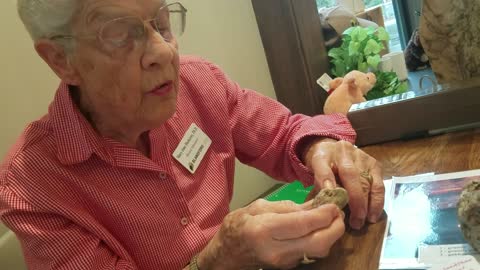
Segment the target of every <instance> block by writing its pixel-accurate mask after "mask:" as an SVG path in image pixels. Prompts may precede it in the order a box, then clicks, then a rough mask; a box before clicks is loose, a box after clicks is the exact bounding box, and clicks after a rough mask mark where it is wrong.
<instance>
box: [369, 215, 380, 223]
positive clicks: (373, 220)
mask: <svg viewBox="0 0 480 270" xmlns="http://www.w3.org/2000/svg"><path fill="white" fill-rule="evenodd" d="M378 219H379V216H377V215H374V214H371V215H369V216H368V222H370V223H377V222H378Z"/></svg>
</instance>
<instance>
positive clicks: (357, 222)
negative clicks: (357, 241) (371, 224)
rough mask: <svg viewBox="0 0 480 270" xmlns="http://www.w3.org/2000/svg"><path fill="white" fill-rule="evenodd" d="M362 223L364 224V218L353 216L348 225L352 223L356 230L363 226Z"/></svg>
mask: <svg viewBox="0 0 480 270" xmlns="http://www.w3.org/2000/svg"><path fill="white" fill-rule="evenodd" d="M363 224H365V220H364V219H361V218H355V219H353V220H352V222H351V223H350V225H352V227H353V228H354V229H357V230H359V229H361V228H362V227H363Z"/></svg>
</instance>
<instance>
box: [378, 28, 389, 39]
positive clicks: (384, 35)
mask: <svg viewBox="0 0 480 270" xmlns="http://www.w3.org/2000/svg"><path fill="white" fill-rule="evenodd" d="M377 31H378V39H380V40H382V41H388V40H389V39H390V36H389V35H388V32H387V31H386V30H385V28H383V27H379V28H378V29H377Z"/></svg>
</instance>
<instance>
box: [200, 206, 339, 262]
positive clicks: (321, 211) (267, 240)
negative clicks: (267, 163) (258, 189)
mask: <svg viewBox="0 0 480 270" xmlns="http://www.w3.org/2000/svg"><path fill="white" fill-rule="evenodd" d="M343 218H344V215H343V212H341V211H340V210H339V209H338V207H337V206H335V205H333V204H327V205H323V206H321V207H318V208H315V209H312V208H311V204H310V203H305V204H303V205H298V204H295V203H293V202H290V201H282V202H268V201H266V200H263V199H261V200H257V201H255V202H254V203H252V204H251V205H249V206H247V207H245V208H241V209H238V210H236V211H233V212H231V213H230V214H229V215H227V217H226V218H225V219H224V222H223V224H222V226H221V228H220V230H219V231H218V232H217V233H216V234H215V236H214V237H213V239H212V240H211V241H210V242H209V244H208V245H207V247H206V248H205V249H204V250H203V251H202V252H201V253H200V254H199V256H198V260H197V262H198V265H199V268H200V269H255V270H257V269H260V268H277V269H289V268H293V267H295V266H296V265H298V264H299V263H300V261H301V260H302V259H303V258H304V255H306V256H307V257H309V258H321V257H325V256H327V255H328V253H329V250H330V248H331V246H332V245H333V244H334V243H335V242H336V241H337V240H338V239H339V238H340V237H341V236H342V235H343V233H344V231H345V224H344V222H343Z"/></svg>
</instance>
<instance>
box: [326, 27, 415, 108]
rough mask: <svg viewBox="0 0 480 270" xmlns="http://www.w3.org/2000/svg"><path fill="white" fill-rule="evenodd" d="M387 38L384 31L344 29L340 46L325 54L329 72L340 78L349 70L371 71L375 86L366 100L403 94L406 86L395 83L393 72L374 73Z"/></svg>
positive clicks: (397, 81) (361, 28)
mask: <svg viewBox="0 0 480 270" xmlns="http://www.w3.org/2000/svg"><path fill="white" fill-rule="evenodd" d="M388 40H389V35H388V33H387V31H385V28H383V27H379V28H377V29H375V28H373V27H368V28H364V27H360V26H354V27H350V28H348V29H347V30H346V31H345V32H344V33H343V37H342V45H341V46H340V47H338V48H333V49H331V50H330V51H329V52H328V56H330V57H331V63H332V70H331V73H332V74H333V75H334V76H336V77H344V76H345V75H346V74H347V73H348V72H350V71H352V70H359V71H361V72H368V71H372V72H374V73H375V75H376V76H377V83H376V84H375V87H374V88H373V89H372V90H370V92H369V93H368V95H367V96H366V98H367V99H368V100H370V99H375V98H381V97H385V96H389V95H393V94H399V93H403V92H406V91H407V89H408V85H407V84H406V83H402V82H400V81H399V80H398V77H397V75H396V74H395V73H394V72H383V71H379V70H378V65H379V63H380V60H381V56H380V52H381V51H382V50H384V49H385V45H384V43H386V42H388Z"/></svg>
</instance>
